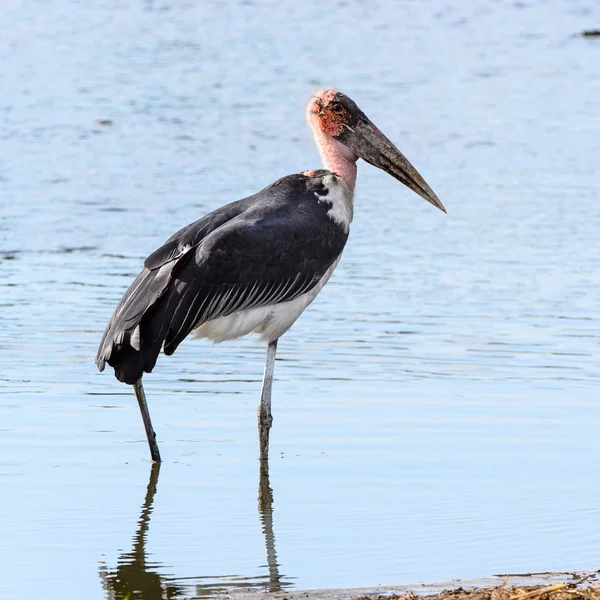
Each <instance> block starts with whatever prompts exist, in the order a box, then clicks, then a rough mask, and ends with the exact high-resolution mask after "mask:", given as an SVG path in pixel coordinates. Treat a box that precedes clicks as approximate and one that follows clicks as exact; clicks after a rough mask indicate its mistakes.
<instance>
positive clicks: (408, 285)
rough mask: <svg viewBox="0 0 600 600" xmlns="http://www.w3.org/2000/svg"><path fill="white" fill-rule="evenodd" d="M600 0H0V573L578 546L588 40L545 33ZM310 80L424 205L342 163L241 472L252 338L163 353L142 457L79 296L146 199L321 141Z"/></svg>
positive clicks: (384, 570)
mask: <svg viewBox="0 0 600 600" xmlns="http://www.w3.org/2000/svg"><path fill="white" fill-rule="evenodd" d="M89 4H93V5H94V6H89ZM125 5H126V6H125ZM599 19H600V10H599V9H598V5H597V3H596V2H593V1H584V0H574V1H572V2H559V1H558V0H551V1H545V2H542V1H541V0H539V1H537V2H533V1H525V2H514V3H496V2H493V1H492V0H479V1H478V2H475V3H472V4H471V5H470V6H469V7H466V6H462V7H460V8H458V7H456V6H453V5H452V4H451V3H445V2H442V1H441V0H431V1H430V2H426V3H423V2H420V3H417V2H404V3H392V2H388V3H379V4H377V5H374V4H373V3H361V2H358V1H356V2H355V1H351V2H346V3H343V2H342V3H339V4H337V5H335V6H334V5H331V6H330V7H328V8H324V6H323V3H320V2H315V1H313V0H309V1H308V2H303V3H285V2H284V3H266V2H252V1H247V2H241V3H236V4H230V3H218V2H211V3H208V2H207V3H195V2H183V1H182V2H171V3H169V2H166V1H165V2H160V1H159V2H153V1H151V0H147V1H145V2H129V3H121V2H117V1H116V0H115V1H108V0H107V1H104V2H97V3H77V2H74V1H72V2H69V1H67V0H55V1H54V2H42V1H41V0H38V1H33V2H28V3H20V2H16V1H12V2H11V1H8V2H6V3H5V4H3V10H2V15H0V23H2V32H3V33H2V36H1V39H0V58H1V60H2V65H3V66H2V70H3V77H2V80H1V82H0V86H1V89H2V93H1V96H0V98H1V102H0V115H1V119H2V120H1V121H0V140H1V144H0V194H1V196H0V202H1V211H0V288H1V291H0V304H1V305H2V311H1V312H0V324H1V327H0V364H1V366H2V368H1V369H0V445H1V454H0V490H1V491H0V532H1V536H0V537H1V539H2V542H1V543H0V597H6V598H9V597H11V598H16V597H18V598H40V597H44V598H48V599H50V598H65V597H70V596H72V595H73V593H75V594H76V595H77V596H78V597H81V598H87V599H92V598H104V597H106V598H113V597H114V598H122V597H123V595H124V594H125V593H126V592H127V591H130V590H132V589H142V590H144V592H143V595H141V596H140V595H137V596H135V595H134V597H143V598H145V599H152V598H161V597H165V598H166V597H169V598H173V597H179V596H181V597H191V596H195V595H196V596H204V595H214V594H217V593H219V592H221V591H223V590H228V589H231V588H235V587H242V588H252V589H277V588H278V587H290V586H291V587H295V588H316V587H334V586H367V585H376V584H398V583H411V582H415V583H416V582H422V581H423V582H433V581H440V580H444V579H448V578H453V577H461V578H476V577H485V576H488V575H491V574H494V573H499V572H524V571H546V570H563V569H566V570H571V569H573V570H574V569H593V568H598V564H597V556H598V554H599V552H600V536H599V534H598V532H599V531H600V503H599V500H598V498H599V497H600V482H599V480H598V477H597V471H598V467H597V457H598V452H599V450H600V439H599V437H598V430H599V427H600V406H599V404H598V386H599V384H600V375H599V374H600V370H599V367H600V351H599V350H600V325H599V322H598V314H599V312H600V295H599V294H598V286H599V284H600V252H599V251H598V231H600V209H599V208H598V183H597V173H598V153H599V152H600V141H599V140H600V119H599V118H598V97H599V96H600V74H599V71H598V65H599V64H600V41H597V40H595V39H584V38H579V37H577V36H576V35H574V34H576V33H577V32H578V31H580V30H582V29H589V28H592V27H595V26H597V25H598V22H599ZM331 85H335V86H337V87H339V88H340V89H342V90H344V91H345V92H347V93H348V94H350V95H351V96H352V97H353V98H354V99H355V100H356V101H357V103H358V104H359V105H360V106H361V107H362V108H363V109H364V110H365V112H366V113H367V114H368V115H369V116H370V117H371V119H372V120H373V121H374V122H375V123H376V124H378V125H379V127H380V128H381V129H382V130H384V132H386V133H387V135H388V136H389V137H390V138H391V139H392V140H394V141H396V142H397V143H398V145H399V147H400V148H401V149H402V150H403V151H404V152H405V153H406V154H407V156H408V157H409V159H410V160H411V161H413V162H414V164H415V165H416V166H417V167H418V168H419V170H420V171H421V172H422V174H423V175H424V176H425V178H426V179H427V180H428V182H429V183H430V184H431V186H432V187H433V189H434V190H435V191H436V192H437V194H438V195H439V196H440V198H441V199H442V201H443V202H444V204H445V205H446V207H447V208H448V211H449V212H448V215H443V214H442V213H441V212H439V211H436V210H435V209H433V208H432V207H431V206H429V205H427V204H426V203H425V202H423V201H422V200H421V199H419V198H418V197H417V196H415V195H414V194H411V193H410V192H409V191H407V190H405V189H403V188H402V186H400V185H399V184H398V182H396V181H394V180H393V179H391V178H389V177H386V176H385V175H384V174H383V173H382V172H379V171H377V170H375V169H373V168H371V167H368V166H366V165H364V164H363V165H361V166H360V167H359V179H358V186H357V194H356V195H357V199H356V214H355V221H354V223H353V226H352V232H351V238H350V241H349V244H348V246H347V249H346V251H345V254H344V258H343V260H342V262H341V264H340V266H339V267H338V269H337V271H336V273H335V275H334V277H333V279H332V281H331V282H330V283H329V284H328V285H327V287H326V288H325V290H324V291H323V293H322V294H321V295H320V296H319V298H318V299H317V300H316V301H315V303H314V304H313V305H312V306H311V307H310V309H308V310H307V311H306V313H305V314H304V315H303V316H302V318H301V319H300V320H299V321H298V322H297V323H296V325H295V326H294V327H293V328H292V330H291V331H290V332H289V333H288V334H287V335H286V336H285V337H284V338H283V339H282V340H281V342H280V345H279V355H278V361H277V365H276V371H275V375H276V382H275V387H274V405H273V410H274V418H275V424H274V428H273V430H272V437H271V466H270V482H267V481H264V480H263V481H262V484H263V487H262V494H261V495H260V502H259V473H258V464H257V461H256V455H257V439H256V423H255V410H256V403H257V401H258V394H259V390H260V380H261V377H262V368H263V360H264V348H262V347H261V346H260V345H257V344H255V343H254V342H253V341H252V340H248V339H246V340H241V341H238V342H235V343H230V344H224V345H221V346H215V347H212V346H211V345H210V344H208V343H205V342H202V341H200V342H193V341H189V342H186V343H184V344H183V345H182V346H181V347H180V349H179V350H178V352H177V354H176V355H175V356H174V357H172V358H170V359H167V358H165V357H162V358H161V359H160V361H159V364H158V366H157V368H156V369H155V372H154V373H153V374H152V375H151V376H149V377H147V378H146V379H145V386H146V391H147V394H148V397H149V403H150V407H151V411H152V416H153V420H154V424H155V427H156V429H157V431H158V436H159V440H160V444H161V450H162V453H163V457H164V459H165V462H164V463H163V465H162V468H161V469H160V476H158V474H157V473H156V472H153V473H151V471H150V464H149V461H148V452H147V448H146V444H145V441H144V437H143V429H142V425H141V421H140V418H139V414H138V409H137V406H136V404H135V400H134V398H133V395H132V393H131V390H130V388H128V387H127V386H124V385H121V384H119V383H118V382H117V381H116V380H115V379H114V378H113V377H112V375H111V374H110V373H108V372H106V373H103V374H99V373H97V372H96V370H95V366H94V364H93V359H94V355H95V352H96V348H97V344H98V342H99V339H100V337H101V334H102V331H103V329H104V326H105V324H106V321H107V319H108V317H109V315H110V313H111V311H112V309H113V308H114V305H115V304H116V302H117V301H118V300H119V298H120V296H121V294H122V293H123V291H124V290H125V288H126V287H127V285H128V283H129V282H130V281H131V279H132V278H133V277H134V276H135V275H136V274H137V272H138V270H139V268H140V266H141V264H142V261H143V259H144V257H145V256H146V255H147V254H149V253H150V252H151V251H152V250H154V249H155V248H156V247H157V246H158V245H159V244H160V243H161V242H162V241H163V240H164V239H165V238H167V237H168V236H169V235H170V234H171V233H172V232H173V231H175V230H176V229H178V228H179V227H181V226H182V225H185V224H186V223H188V222H191V221H193V220H195V219H196V218H197V217H198V216H200V215H202V214H203V213H205V212H207V211H209V210H210V209H212V208H214V207H216V206H218V205H220V204H223V203H225V202H228V201H231V200H234V199H237V198H239V197H242V196H245V195H248V194H249V193H252V192H254V191H256V190H257V189H260V188H261V187H263V186H264V185H267V184H268V183H270V182H271V181H273V180H275V179H276V178H278V177H280V176H281V175H284V174H286V173H292V172H297V171H300V170H303V169H307V168H314V167H317V166H318V164H319V163H318V157H317V154H316V152H315V150H314V149H313V147H312V141H311V139H310V135H309V132H308V130H307V128H306V126H305V124H304V103H305V101H306V99H307V97H308V96H309V95H310V94H311V93H312V92H313V91H314V90H315V89H317V88H319V87H324V86H331ZM102 121H104V124H103V123H102ZM106 121H110V123H106ZM269 486H270V488H272V493H273V501H272V502H271V500H270V496H269ZM153 491H155V493H153ZM265 536H266V544H265ZM265 545H266V547H265ZM111 590H112V592H111ZM113 592H114V595H113Z"/></svg>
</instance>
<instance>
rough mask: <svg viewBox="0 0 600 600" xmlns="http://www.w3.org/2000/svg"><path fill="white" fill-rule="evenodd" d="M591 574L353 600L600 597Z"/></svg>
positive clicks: (596, 599)
mask: <svg viewBox="0 0 600 600" xmlns="http://www.w3.org/2000/svg"><path fill="white" fill-rule="evenodd" d="M597 574H598V573H591V574H589V575H586V576H584V577H580V578H578V579H576V580H575V581H572V582H569V583H556V584H554V585H547V586H523V587H517V586H508V585H507V582H508V576H507V577H505V578H504V581H503V582H502V584H501V585H499V586H495V587H488V588H471V589H468V590H465V589H463V588H458V589H455V590H444V591H443V592H441V593H440V594H432V595H429V596H418V595H417V594H414V593H413V592H409V593H407V594H403V595H401V596H398V595H396V594H392V595H389V596H357V597H356V598H353V600H600V586H599V585H592V584H591V583H590V579H592V578H594V579H595V577H596V576H597Z"/></svg>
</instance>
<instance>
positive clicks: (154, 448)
mask: <svg viewBox="0 0 600 600" xmlns="http://www.w3.org/2000/svg"><path fill="white" fill-rule="evenodd" d="M133 390H134V391H135V397H136V398H137V401H138V404H139V405H140V412H141V413H142V421H144V428H145V429H146V437H147V438H148V446H150V455H151V456H152V462H155V463H159V462H160V452H159V451H158V444H157V443H156V433H154V428H153V427H152V421H151V420H150V412H149V411H148V404H147V402H146V394H144V387H143V386H142V378H141V377H140V379H138V381H137V383H134V384H133Z"/></svg>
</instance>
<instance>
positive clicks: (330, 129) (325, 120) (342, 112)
mask: <svg viewBox="0 0 600 600" xmlns="http://www.w3.org/2000/svg"><path fill="white" fill-rule="evenodd" d="M341 96H343V95H342V94H341V93H340V92H338V91H337V90H335V89H333V88H329V89H326V90H320V91H319V92H317V93H316V94H314V96H313V97H312V98H311V99H310V100H309V101H308V106H307V109H306V116H307V119H308V123H309V125H310V127H311V129H312V130H313V134H314V136H315V142H316V144H317V148H318V149H319V154H320V155H321V159H322V160H323V163H324V165H325V167H326V168H327V169H329V170H330V171H333V172H334V173H337V174H338V175H339V176H340V177H341V178H342V179H343V181H344V183H345V184H346V185H347V186H348V189H349V190H350V191H354V185H355V183H356V161H357V160H358V156H357V155H356V154H354V152H352V150H350V149H349V148H348V147H346V146H345V145H344V144H342V143H341V142H339V141H338V140H337V139H335V138H336V137H338V136H340V135H341V134H342V133H344V131H345V129H346V127H348V126H349V124H348V122H349V120H350V114H349V112H348V111H347V109H346V108H345V107H344V106H343V105H342V104H341V103H340V102H339V98H340V97H341Z"/></svg>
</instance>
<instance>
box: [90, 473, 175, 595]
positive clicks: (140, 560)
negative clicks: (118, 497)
mask: <svg viewBox="0 0 600 600" xmlns="http://www.w3.org/2000/svg"><path fill="white" fill-rule="evenodd" d="M159 473H160V463H153V464H152V468H151V469H150V480H149V481H148V488H147V490H146V497H145V498H144V503H143V504H142V512H141V514H140V519H139V521H138V528H137V531H136V532H135V535H134V536H133V547H132V549H131V552H126V553H125V554H122V555H121V556H119V560H118V566H117V568H116V569H113V570H110V571H109V570H108V569H107V568H106V565H101V567H100V578H101V580H102V587H103V588H104V589H105V590H106V598H107V600H137V599H142V598H143V600H171V598H181V597H182V596H183V595H184V593H185V589H184V587H183V586H181V585H177V584H175V583H173V582H170V581H168V580H167V578H165V577H164V576H163V575H160V574H159V573H158V569H159V568H160V564H159V563H152V562H149V561H148V559H147V557H146V537H147V534H148V527H149V526H150V515H151V514H152V504H153V502H154V495H155V494H156V488H157V485H158V474H159Z"/></svg>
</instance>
